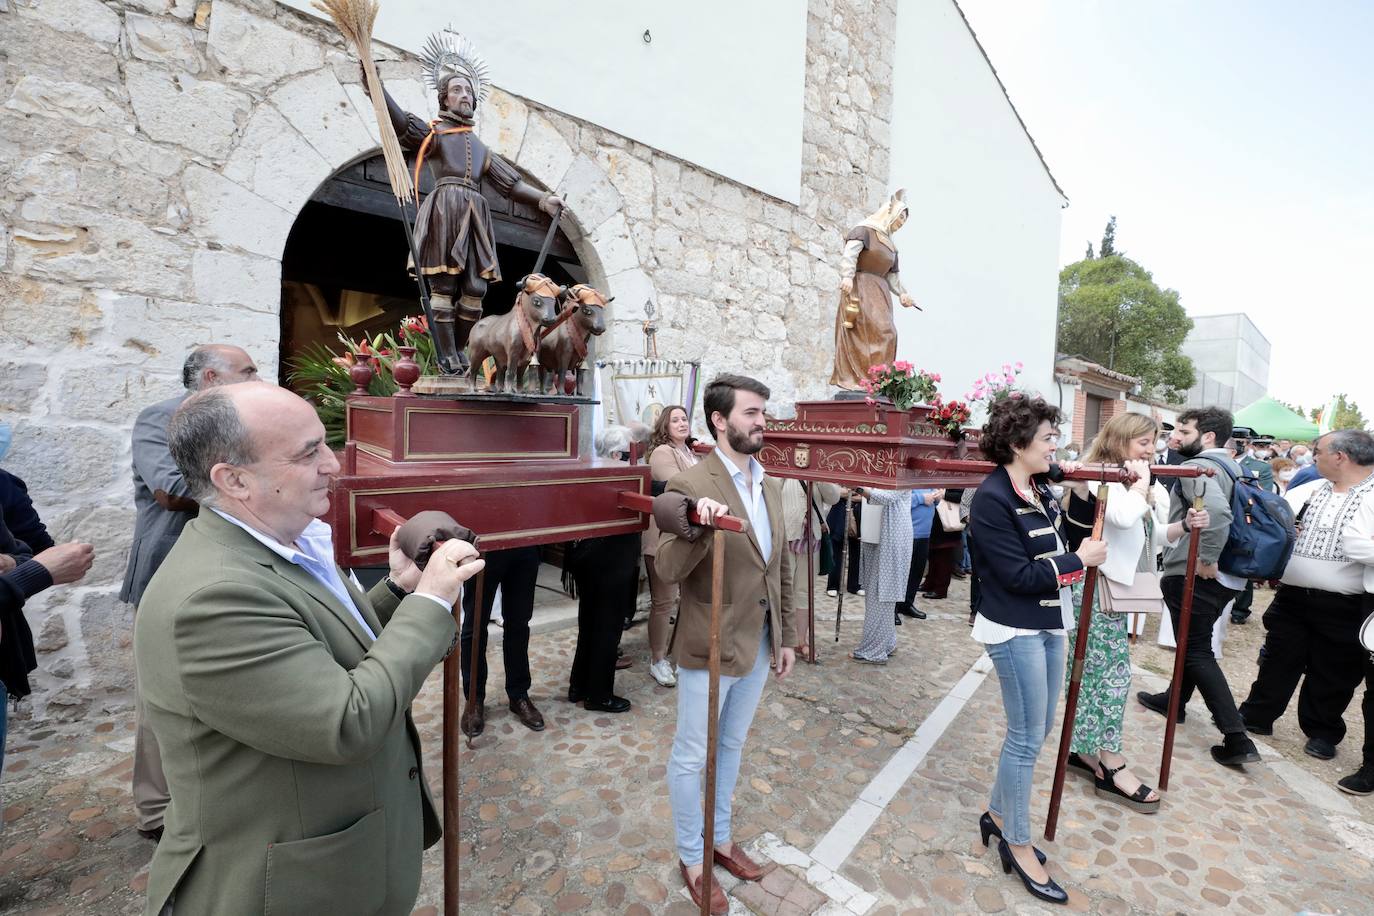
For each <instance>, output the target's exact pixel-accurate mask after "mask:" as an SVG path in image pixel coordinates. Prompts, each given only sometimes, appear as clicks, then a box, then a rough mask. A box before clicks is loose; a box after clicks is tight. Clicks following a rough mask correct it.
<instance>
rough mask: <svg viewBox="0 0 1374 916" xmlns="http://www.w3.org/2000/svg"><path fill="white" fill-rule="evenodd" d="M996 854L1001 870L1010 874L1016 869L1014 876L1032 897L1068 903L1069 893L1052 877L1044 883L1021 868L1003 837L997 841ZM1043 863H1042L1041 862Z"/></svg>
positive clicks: (1050, 901) (1051, 901)
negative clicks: (999, 860) (1033, 878)
mask: <svg viewBox="0 0 1374 916" xmlns="http://www.w3.org/2000/svg"><path fill="white" fill-rule="evenodd" d="M997 854H998V855H999V856H1001V857H1002V871H1004V872H1006V873H1007V874H1011V873H1012V870H1013V869H1014V870H1015V871H1016V876H1017V877H1018V878H1020V879H1021V883H1022V884H1024V885H1025V886H1026V890H1028V891H1030V892H1031V896H1032V897H1038V898H1040V899H1041V900H1044V901H1045V902H1047V903H1068V902H1069V895H1068V892H1067V891H1065V890H1064V889H1063V888H1062V887H1060V886H1059V885H1058V884H1056V883H1055V881H1054V879H1053V878H1049V876H1048V875H1046V877H1047V878H1049V880H1047V881H1046V882H1045V883H1044V884H1041V883H1040V882H1038V881H1032V880H1031V877H1030V875H1028V874H1026V873H1025V872H1024V871H1022V870H1021V863H1020V862H1017V861H1016V857H1015V856H1013V855H1012V854H1011V848H1010V847H1008V846H1007V841H1006V840H1005V839H1002V840H998V841H997ZM1042 864H1043V863H1042Z"/></svg>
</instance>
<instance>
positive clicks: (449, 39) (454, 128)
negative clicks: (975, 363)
mask: <svg viewBox="0 0 1374 916" xmlns="http://www.w3.org/2000/svg"><path fill="white" fill-rule="evenodd" d="M423 60H424V63H425V79H426V81H427V82H428V83H429V84H430V85H431V86H432V87H434V90H435V92H436V94H437V95H438V100H439V117H438V118H436V119H435V120H433V121H429V122H426V121H424V120H422V119H421V118H418V117H416V116H415V115H413V114H411V113H409V112H407V111H406V110H405V109H403V108H402V107H401V106H400V105H398V104H397V103H396V100H395V99H393V98H392V97H391V93H389V92H387V91H386V90H385V89H383V90H382V93H383V95H384V96H385V97H386V108H387V112H388V113H389V114H390V116H391V123H392V126H393V127H394V128H395V129H396V136H397V139H399V140H400V142H401V146H402V147H404V148H405V149H408V150H418V151H419V153H418V157H417V160H416V166H415V172H416V184H417V185H418V184H419V180H418V179H419V171H420V166H421V165H423V164H428V165H429V168H430V171H431V172H432V173H433V175H434V178H435V185H434V190H432V191H431V192H430V193H429V195H428V196H427V197H426V198H425V200H424V202H423V203H421V204H420V209H419V212H418V214H417V215H416V219H415V251H416V252H418V254H419V259H420V263H419V264H413V263H412V264H411V269H412V271H416V272H418V273H420V274H422V275H423V276H424V278H425V280H426V282H428V283H429V285H430V289H431V295H430V307H431V309H432V310H433V312H434V323H435V327H434V328H432V329H431V330H432V332H433V334H434V343H435V347H436V348H437V350H438V355H439V358H440V362H441V363H442V364H443V366H444V368H445V370H446V371H449V372H455V371H458V368H459V363H458V354H459V353H460V352H462V350H463V348H464V347H466V346H467V342H468V335H469V334H470V333H471V332H472V326H473V325H474V324H476V323H477V321H478V319H480V318H481V317H482V298H483V297H484V296H485V295H486V294H487V284H488V283H493V282H497V281H499V280H500V279H501V268H500V265H499V264H497V261H496V236H495V233H494V231H493V229H492V222H491V210H490V209H489V208H488V207H487V201H486V198H484V197H483V196H482V191H481V186H480V184H481V181H482V179H484V178H485V179H486V180H487V181H488V182H490V183H491V185H492V186H493V187H495V188H496V190H497V191H499V192H501V194H502V195H504V196H505V197H508V198H510V199H511V200H514V201H519V202H520V203H524V204H529V205H531V206H537V207H539V209H541V210H543V211H544V212H545V213H547V214H549V215H550V216H553V215H554V214H555V213H557V212H558V211H559V210H560V209H561V208H562V206H563V201H562V199H561V198H559V197H558V196H557V195H556V194H545V193H544V192H543V191H540V190H539V189H538V188H535V187H533V186H532V185H530V184H528V183H526V182H525V181H524V180H522V179H521V177H520V173H519V172H517V171H516V170H515V167H514V166H512V165H511V164H510V163H509V162H507V161H506V160H505V159H503V158H501V157H500V156H498V155H496V154H495V153H493V152H492V151H491V150H490V149H488V148H487V145H486V144H485V143H483V142H482V141H481V140H480V139H479V138H478V136H477V134H476V133H475V131H474V129H473V128H474V119H475V117H476V113H477V108H478V106H480V105H481V103H482V101H483V100H484V99H485V98H486V95H487V89H488V83H487V76H486V66H485V65H484V64H483V63H482V61H481V59H480V58H479V57H478V56H477V55H476V54H475V53H474V52H473V51H472V49H471V47H469V46H468V44H467V43H466V42H464V41H461V40H457V39H456V36H454V35H453V33H451V32H441V33H439V34H438V35H434V36H431V37H430V39H429V43H428V44H427V45H426V48H425V53H424V55H423ZM363 85H364V86H366V85H367V83H366V81H364V83H363ZM455 298H456V299H457V300H458V301H457V308H456V309H455V307H454V299H455ZM455 311H456V313H457V314H456V318H457V320H456V322H455Z"/></svg>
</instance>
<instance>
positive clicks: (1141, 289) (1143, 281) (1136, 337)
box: [1057, 218, 1194, 401]
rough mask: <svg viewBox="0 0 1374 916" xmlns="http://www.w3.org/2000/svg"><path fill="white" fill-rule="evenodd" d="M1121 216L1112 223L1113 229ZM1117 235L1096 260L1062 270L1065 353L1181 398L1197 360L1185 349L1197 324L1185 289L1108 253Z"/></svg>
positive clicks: (1160, 395)
mask: <svg viewBox="0 0 1374 916" xmlns="http://www.w3.org/2000/svg"><path fill="white" fill-rule="evenodd" d="M1114 224H1115V218H1113V220H1112V222H1111V223H1108V224H1107V226H1108V230H1109V231H1113V230H1114ZM1109 243H1110V237H1108V236H1104V237H1103V240H1102V244H1103V250H1102V251H1099V253H1098V256H1097V257H1096V258H1094V259H1092V260H1082V261H1078V262H1076V263H1074V264H1070V265H1068V266H1067V267H1065V268H1064V269H1063V270H1061V271H1060V272H1059V336H1058V345H1057V346H1058V350H1059V352H1061V353H1067V354H1072V355H1077V356H1082V357H1084V358H1085V359H1089V360H1092V361H1093V362H1095V363H1100V364H1101V365H1103V366H1106V367H1107V368H1109V369H1113V370H1115V371H1117V372H1123V373H1125V374H1127V375H1134V376H1136V377H1137V378H1139V379H1140V380H1141V383H1142V385H1143V387H1144V388H1145V389H1146V391H1147V392H1148V393H1149V394H1151V395H1153V396H1155V397H1158V398H1161V399H1163V400H1167V401H1181V400H1182V399H1183V394H1184V392H1186V391H1187V390H1188V389H1189V388H1191V387H1192V386H1193V381H1194V372H1193V361H1192V360H1191V359H1189V358H1188V357H1186V356H1184V355H1183V353H1182V352H1181V350H1180V348H1181V347H1182V345H1183V339H1184V338H1185V337H1186V336H1187V335H1188V332H1189V331H1190V330H1192V328H1193V321H1192V319H1191V318H1189V317H1188V315H1187V313H1186V312H1184V310H1183V306H1181V305H1179V302H1178V293H1177V292H1175V291H1174V290H1171V289H1160V288H1159V286H1158V285H1157V284H1156V283H1155V281H1154V278H1152V277H1151V276H1150V272H1149V271H1148V270H1146V269H1145V268H1143V267H1141V266H1140V265H1139V264H1137V263H1136V262H1135V261H1132V260H1131V259H1130V258H1128V257H1126V256H1124V255H1119V254H1113V255H1107V254H1106V253H1105V252H1106V249H1107V247H1108V245H1109Z"/></svg>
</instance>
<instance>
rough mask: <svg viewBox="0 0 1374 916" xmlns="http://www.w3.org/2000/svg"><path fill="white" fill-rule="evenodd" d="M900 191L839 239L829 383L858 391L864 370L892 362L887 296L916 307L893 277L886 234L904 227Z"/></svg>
mask: <svg viewBox="0 0 1374 916" xmlns="http://www.w3.org/2000/svg"><path fill="white" fill-rule="evenodd" d="M906 216H907V206H906V190H905V189H901V190H898V191H897V192H896V193H895V194H893V195H892V197H891V199H889V200H888V201H887V203H885V204H883V205H882V207H881V208H879V209H878V211H877V212H876V213H874V214H873V215H872V216H870V217H868V219H866V220H864V221H863V222H861V223H859V225H857V226H855V227H854V228H853V229H852V230H850V232H849V235H848V236H847V237H846V239H845V244H844V255H843V256H842V257H841V258H840V307H839V310H838V311H837V312H836V314H835V370H834V371H833V372H832V373H831V374H830V384H832V385H838V386H839V387H840V388H844V389H846V390H849V391H859V390H861V386H860V382H861V381H862V380H863V379H865V378H867V377H868V368H869V366H875V365H877V364H879V363H891V362H892V361H893V360H894V359H896V358H897V328H896V326H895V325H894V324H893V322H892V294H893V293H896V294H897V297H898V301H900V302H901V303H902V305H903V306H905V307H907V308H918V306H917V305H916V302H915V300H913V299H912V298H911V296H909V295H907V293H906V291H905V290H904V289H902V283H901V280H900V279H899V278H898V276H897V246H896V245H894V244H893V243H892V234H893V233H894V232H896V231H897V230H898V229H900V228H901V227H902V224H903V223H905V222H906Z"/></svg>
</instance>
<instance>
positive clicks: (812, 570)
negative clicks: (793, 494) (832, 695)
mask: <svg viewBox="0 0 1374 916" xmlns="http://www.w3.org/2000/svg"><path fill="white" fill-rule="evenodd" d="M814 486H815V484H814V483H812V482H811V481H809V480H808V481H807V482H806V533H805V534H803V535H802V538H803V540H802V543H803V544H804V545H805V546H806V628H807V633H808V634H809V635H808V636H807V638H806V655H807V659H806V660H807V661H808V662H811V663H812V664H815V662H816V554H815V553H814V552H813V551H812V549H811V539H812V537H814V534H815V532H814V531H813V529H812V527H811V516H812V515H813V514H815V512H816V503H815V502H814V500H815V497H814V496H813V495H812V492H811V491H812V488H813V487H814Z"/></svg>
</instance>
